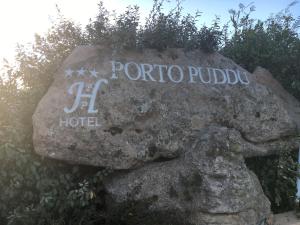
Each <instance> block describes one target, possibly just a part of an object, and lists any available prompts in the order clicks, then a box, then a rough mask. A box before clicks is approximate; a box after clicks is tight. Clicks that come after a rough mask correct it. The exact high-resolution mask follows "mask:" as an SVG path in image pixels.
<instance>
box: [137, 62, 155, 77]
mask: <svg viewBox="0 0 300 225" xmlns="http://www.w3.org/2000/svg"><path fill="white" fill-rule="evenodd" d="M145 67H148V69H146V68H145ZM141 68H142V75H143V79H142V80H144V81H148V80H147V79H146V75H147V76H148V77H149V78H150V80H152V81H156V80H155V79H154V78H153V77H152V75H151V72H152V71H153V66H152V65H151V64H141Z"/></svg>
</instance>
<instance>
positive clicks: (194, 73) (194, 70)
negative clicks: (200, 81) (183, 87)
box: [189, 66, 199, 83]
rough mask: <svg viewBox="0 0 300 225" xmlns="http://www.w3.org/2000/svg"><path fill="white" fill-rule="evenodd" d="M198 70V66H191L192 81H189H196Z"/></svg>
mask: <svg viewBox="0 0 300 225" xmlns="http://www.w3.org/2000/svg"><path fill="white" fill-rule="evenodd" d="M198 73H199V72H198V70H197V68H196V67H193V66H189V75H190V81H189V83H196V82H195V81H194V77H196V76H197V75H198Z"/></svg>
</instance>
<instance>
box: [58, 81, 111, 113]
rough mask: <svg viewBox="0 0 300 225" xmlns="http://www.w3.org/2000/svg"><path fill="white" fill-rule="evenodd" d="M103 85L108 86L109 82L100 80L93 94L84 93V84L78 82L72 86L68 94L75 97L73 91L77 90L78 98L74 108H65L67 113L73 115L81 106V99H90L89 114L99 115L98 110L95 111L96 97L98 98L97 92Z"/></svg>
mask: <svg viewBox="0 0 300 225" xmlns="http://www.w3.org/2000/svg"><path fill="white" fill-rule="evenodd" d="M102 83H105V84H107V83H108V81H107V80H106V79H100V80H98V81H97V82H96V83H95V85H94V88H93V90H92V92H91V93H90V94H89V93H83V89H84V86H85V84H84V82H82V81H81V82H76V83H74V84H72V85H71V86H70V88H69V90H68V93H69V94H70V95H73V89H75V88H77V93H76V98H75V101H74V103H73V106H72V107H71V108H70V109H69V108H67V107H65V108H64V111H65V113H72V112H74V111H75V110H76V109H77V108H78V107H79V105H80V102H81V99H82V98H88V99H89V104H88V113H97V112H98V110H97V109H95V100H96V96H97V92H98V90H99V88H100V86H101V84H102Z"/></svg>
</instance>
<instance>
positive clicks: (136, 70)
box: [111, 61, 250, 85]
mask: <svg viewBox="0 0 300 225" xmlns="http://www.w3.org/2000/svg"><path fill="white" fill-rule="evenodd" d="M111 64H112V76H111V79H118V78H119V77H120V76H125V77H126V78H127V79H129V80H132V81H137V80H142V81H151V82H159V83H166V82H172V83H182V82H186V83H189V84H196V83H202V84H231V85H235V84H242V85H248V84H249V83H250V82H249V79H248V77H247V73H246V72H241V71H240V70H233V69H217V68H211V67H199V66H179V65H161V64H148V63H136V62H133V61H132V62H127V63H122V62H118V61H111Z"/></svg>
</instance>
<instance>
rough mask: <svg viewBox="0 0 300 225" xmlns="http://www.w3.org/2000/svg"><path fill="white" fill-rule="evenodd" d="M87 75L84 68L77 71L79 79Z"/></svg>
mask: <svg viewBox="0 0 300 225" xmlns="http://www.w3.org/2000/svg"><path fill="white" fill-rule="evenodd" d="M84 74H85V69H83V67H81V68H80V70H77V75H78V76H79V77H81V76H84Z"/></svg>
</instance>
